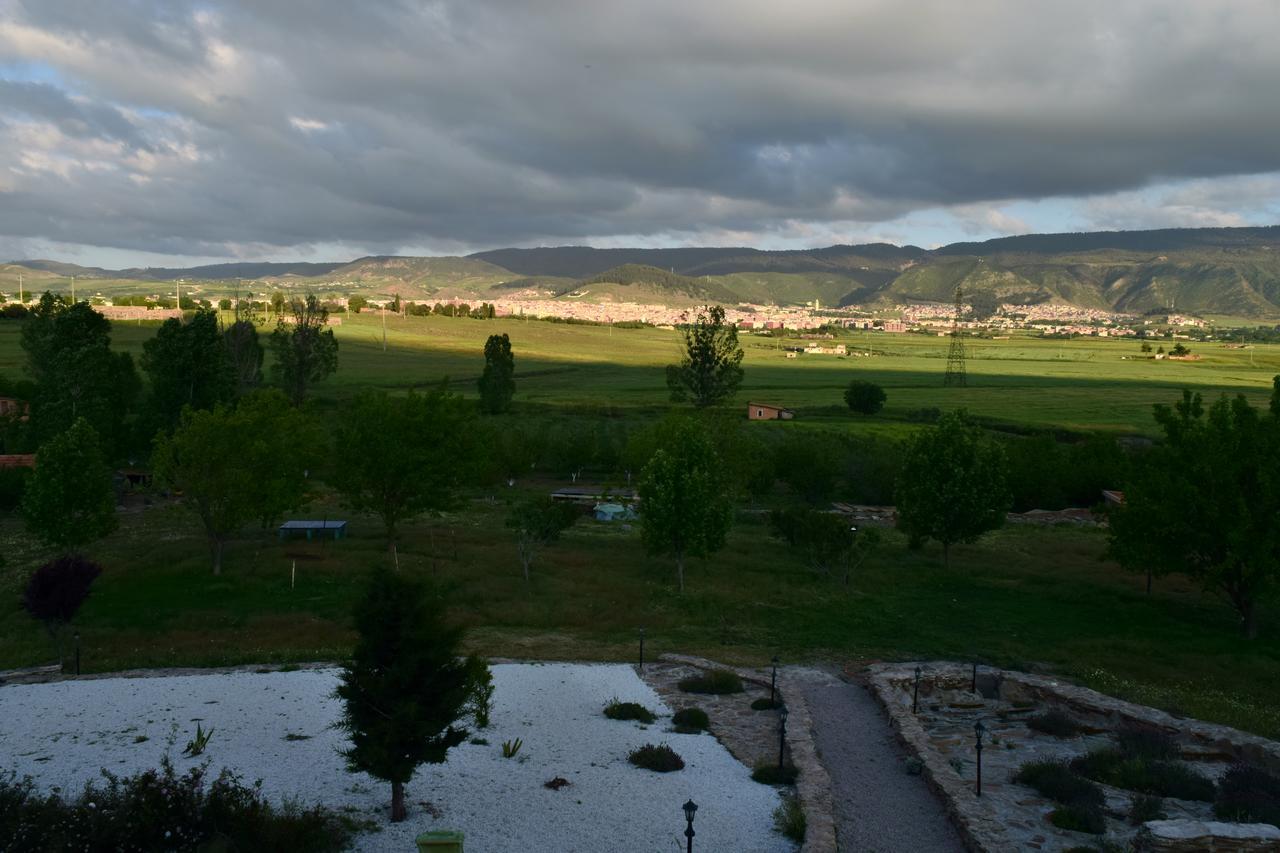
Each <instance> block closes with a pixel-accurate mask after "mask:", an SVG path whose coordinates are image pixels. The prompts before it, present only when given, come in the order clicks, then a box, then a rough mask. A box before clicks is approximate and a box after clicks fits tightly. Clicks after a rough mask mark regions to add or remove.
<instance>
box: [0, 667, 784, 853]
mask: <svg viewBox="0 0 1280 853" xmlns="http://www.w3.org/2000/svg"><path fill="white" fill-rule="evenodd" d="M493 675H494V684H495V687H496V690H495V695H494V702H495V710H494V714H493V725H492V726H491V727H490V728H489V729H487V730H485V731H483V732H481V733H480V734H482V735H483V737H485V738H487V739H488V740H489V742H490V743H489V745H487V746H481V745H475V744H471V743H464V744H463V745H462V746H459V747H457V748H456V749H454V750H453V751H451V752H450V756H449V761H448V762H447V763H446V764H443V765H434V766H426V767H424V768H422V769H421V770H420V771H419V772H418V774H417V775H416V776H415V777H414V778H413V781H412V782H410V784H409V786H408V791H407V796H408V801H409V804H410V809H409V819H408V820H407V821H406V822H404V823H402V824H399V825H392V824H390V823H389V822H388V821H387V819H386V816H387V813H388V808H389V804H390V799H391V787H390V785H388V784H385V783H382V782H379V781H377V780H375V779H372V778H370V777H369V776H366V775H364V774H351V773H348V772H347V771H346V769H345V768H344V765H343V761H342V758H341V757H340V756H339V755H338V749H339V747H340V746H341V744H342V741H343V739H344V738H343V736H342V735H341V733H339V732H337V731H336V730H334V729H333V728H332V727H331V726H332V723H333V722H334V720H335V719H336V718H337V716H338V705H337V703H336V701H335V700H334V699H333V698H332V697H331V694H332V692H333V688H334V686H335V684H336V673H335V672H334V671H333V670H312V671H300V672H289V673H281V672H274V673H263V674H254V673H233V674H211V675H189V676H174V677H161V678H137V679H124V678H119V679H101V680H87V681H66V682H60V683H54V684H31V685H7V686H4V687H0V769H3V770H14V771H16V772H17V773H18V775H19V776H22V775H30V776H32V777H33V778H35V779H36V780H37V781H38V782H39V783H40V784H41V785H43V786H46V787H49V788H54V787H59V788H62V789H63V790H75V789H78V788H80V787H81V786H83V784H84V783H85V782H87V781H89V780H90V779H93V778H95V777H97V776H98V775H99V770H100V768H106V769H108V770H110V771H112V772H113V773H117V774H122V775H127V774H131V773H134V772H137V771H139V770H144V769H146V768H149V767H154V766H156V765H157V764H158V763H159V761H160V758H161V756H162V755H164V753H165V752H166V751H168V752H169V754H170V755H171V756H173V758H174V763H175V765H176V766H177V767H178V769H179V770H182V769H185V768H187V767H189V766H192V765H193V764H195V763H196V762H197V761H203V760H208V761H209V762H210V764H211V768H210V769H211V771H212V772H213V773H215V774H216V773H217V772H218V771H219V770H220V769H221V768H222V767H224V766H226V767H230V768H231V769H232V770H234V771H235V772H237V773H240V774H241V775H242V776H244V778H245V779H246V781H249V782H252V781H253V780H256V779H262V781H263V790H264V792H265V793H266V794H267V796H269V797H271V798H273V799H280V798H286V797H287V798H295V799H297V800H299V801H302V802H304V803H311V802H320V803H323V804H325V805H328V806H330V807H333V808H346V809H348V810H350V811H351V812H353V813H356V814H358V815H359V816H361V817H367V818H372V819H374V820H376V821H377V822H378V824H379V825H380V826H381V827H382V830H381V831H380V832H376V833H370V834H367V835H362V836H360V837H359V839H358V840H357V842H356V848H357V849H361V850H402V851H412V850H413V849H414V846H413V838H414V837H415V836H416V835H417V834H418V833H419V832H423V831H425V830H428V829H460V830H463V831H464V832H465V833H466V837H467V841H466V847H467V850H468V852H469V853H504V851H510V852H511V853H522V852H523V851H556V853H568V851H582V853H587V851H590V853H599V851H618V853H622V851H626V853H633V851H634V853H640V852H641V851H660V852H661V853H675V851H683V850H684V837H683V831H684V817H683V813H682V812H681V809H680V807H681V805H682V804H683V803H684V801H685V800H687V799H689V798H692V799H693V800H694V801H695V802H696V803H697V804H698V815H697V820H696V822H695V824H694V828H695V830H696V831H697V833H698V835H697V838H696V844H695V849H697V850H700V851H733V853H748V851H761V853H773V851H779V853H781V851H790V850H792V849H794V846H793V845H792V844H791V843H790V842H788V841H786V840H785V839H784V838H782V837H781V836H779V835H778V834H777V833H775V832H774V831H773V828H772V817H771V816H772V812H773V809H774V808H775V807H776V805H777V804H778V796H777V793H776V792H775V791H774V790H773V789H771V788H768V787H765V786H763V785H758V784H756V783H755V782H752V781H751V779H750V774H749V771H748V770H747V768H745V767H743V766H742V765H741V764H739V763H738V762H737V761H735V760H734V758H733V757H732V756H731V755H729V753H728V752H727V751H726V750H725V749H724V748H723V747H722V746H720V744H719V743H718V742H717V741H716V740H715V739H714V738H713V737H710V736H708V735H680V734H675V733H672V732H668V731H667V729H668V728H669V724H670V721H669V720H663V719H660V720H659V721H658V722H657V723H656V724H654V725H653V726H651V727H649V728H648V729H647V730H646V729H645V728H644V727H642V726H640V725H639V724H636V723H627V722H618V721H614V720H609V719H607V718H606V717H604V716H603V714H602V713H601V709H602V707H603V706H604V704H605V703H606V702H607V701H608V700H609V699H611V698H613V697H617V698H619V699H621V700H623V701H636V702H641V703H643V704H644V705H646V706H647V707H648V708H650V709H651V710H654V711H656V712H658V713H659V714H669V713H670V709H668V708H667V707H666V706H665V705H664V704H663V703H662V701H661V700H660V699H659V698H658V696H657V694H656V693H654V692H653V690H651V689H650V688H649V687H648V686H647V685H646V684H644V682H642V681H641V680H640V679H639V678H637V677H636V675H635V672H634V671H633V670H632V669H631V667H629V666H626V665H583V664H505V665H498V666H495V667H494V668H493ZM197 720H199V721H201V722H202V723H203V725H204V727H205V728H206V729H208V728H210V727H212V728H213V730H214V734H213V739H212V740H211V741H210V744H209V747H208V751H207V752H206V753H205V755H204V756H202V757H201V758H200V759H192V758H186V757H183V756H181V754H180V753H181V750H182V747H183V746H184V745H185V744H186V742H187V740H188V739H189V738H190V737H191V735H192V733H193V732H194V731H195V727H196V721H197ZM712 722H713V725H714V720H713V721H712ZM175 724H176V726H177V736H176V738H175V737H174V735H173V731H174V728H173V727H174V725H175ZM288 734H295V735H305V736H306V737H307V738H308V739H306V740H294V741H289V740H286V739H285V736H286V735H288ZM139 736H145V737H146V738H147V740H145V741H144V742H141V743H138V742H136V739H137V738H138V737H139ZM517 737H518V738H521V739H523V740H524V747H523V749H522V750H521V752H520V755H519V757H518V758H517V759H516V760H509V759H504V758H503V757H502V753H501V743H502V741H504V740H509V739H514V738H517ZM664 741H665V742H667V743H670V744H671V746H672V747H673V748H674V749H675V750H676V752H678V753H679V754H680V755H681V756H682V757H683V758H684V760H685V764H686V766H685V769H684V770H681V771H678V772H675V773H667V774H660V773H652V772H650V771H647V770H641V769H638V768H636V767H633V766H631V765H630V764H629V763H628V762H627V759H626V756H627V753H628V752H629V751H630V750H631V749H633V748H634V747H636V746H640V745H641V744H644V743H648V742H664ZM555 776H562V777H564V778H565V779H568V780H569V781H570V782H571V783H572V784H570V785H569V786H568V787H566V788H563V789H562V790H560V791H558V792H557V791H551V790H548V789H546V788H545V787H543V783H544V782H546V781H548V780H549V779H551V778H553V777H555ZM423 801H429V802H430V803H431V804H432V805H434V807H435V808H436V809H438V810H439V812H440V817H439V818H433V817H432V816H431V815H430V814H429V813H428V811H427V810H426V809H424V808H423V806H422V805H421V803H422V802H423Z"/></svg>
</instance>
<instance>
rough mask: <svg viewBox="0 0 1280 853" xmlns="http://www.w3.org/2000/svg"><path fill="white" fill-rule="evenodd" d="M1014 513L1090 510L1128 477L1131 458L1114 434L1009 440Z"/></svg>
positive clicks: (1005, 443) (1004, 444)
mask: <svg viewBox="0 0 1280 853" xmlns="http://www.w3.org/2000/svg"><path fill="white" fill-rule="evenodd" d="M1003 447H1004V451H1005V455H1006V456H1007V457H1008V460H1009V488H1010V491H1011V492H1012V493H1013V510H1014V512H1026V511H1027V510H1032V509H1047V510H1053V509H1064V508H1066V507H1090V506H1093V505H1094V504H1096V503H1098V502H1099V500H1100V496H1101V493H1102V490H1103V489H1114V488H1117V487H1118V485H1119V484H1122V483H1124V482H1125V481H1126V479H1127V474H1128V470H1129V467H1130V460H1129V457H1128V455H1126V454H1125V452H1124V451H1123V450H1121V448H1120V445H1119V443H1118V442H1117V441H1116V440H1115V439H1114V438H1113V437H1110V436H1091V437H1089V438H1087V439H1085V440H1084V441H1078V442H1074V443H1066V442H1061V441H1058V440H1056V439H1055V438H1054V436H1052V435H1049V434H1045V433H1041V434H1038V435H1033V436H1029V437H1026V438H1011V439H1009V440H1008V441H1005V442H1003Z"/></svg>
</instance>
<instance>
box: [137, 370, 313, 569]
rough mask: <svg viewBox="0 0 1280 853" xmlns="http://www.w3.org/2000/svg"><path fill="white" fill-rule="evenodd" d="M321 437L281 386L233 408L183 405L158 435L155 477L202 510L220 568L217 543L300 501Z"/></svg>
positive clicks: (216, 565)
mask: <svg viewBox="0 0 1280 853" xmlns="http://www.w3.org/2000/svg"><path fill="white" fill-rule="evenodd" d="M318 449H319V440H318V437H317V436H316V434H315V426H314V424H313V423H312V422H311V421H310V420H309V419H308V418H307V417H306V416H305V415H303V414H302V413H301V412H299V411H297V410H296V409H292V408H290V406H289V404H288V401H287V400H285V398H284V395H282V394H281V393H280V392H279V391H274V390H266V391H255V392H254V393H252V394H250V395H249V396H247V397H245V398H244V399H242V400H241V401H240V403H239V404H238V405H237V406H236V407H235V408H229V407H226V406H218V407H217V408H215V409H213V410H211V411H195V410H190V409H188V410H186V411H184V412H183V415H182V420H181V422H180V423H179V425H178V428H177V429H176V430H174V432H173V434H172V435H161V436H159V437H157V439H156V446H155V451H154V453H153V455H152V463H153V464H154V466H155V471H156V476H157V477H159V478H160V480H161V481H162V482H164V483H167V484H168V485H169V486H170V487H172V488H173V489H176V490H178V491H180V492H181V493H182V501H183V503H184V504H185V505H186V506H187V507H189V508H190V509H191V510H192V511H194V512H195V513H196V515H198V516H199V518H200V521H201V523H202V524H203V525H204V530H205V536H206V538H207V539H208V542H209V548H210V551H211V554H212V557H213V571H214V574H219V573H221V571H222V549H223V545H224V544H225V543H226V541H227V539H229V538H230V537H231V536H232V535H233V534H235V533H236V532H237V531H238V530H240V529H241V528H243V527H244V526H245V525H247V524H249V523H250V522H253V521H257V522H259V523H261V524H262V525H263V526H266V525H268V524H270V523H272V522H273V521H275V520H276V519H278V518H279V517H280V516H281V515H283V514H284V513H285V512H287V511H289V510H292V509H295V508H296V507H298V506H300V505H302V503H303V502H304V500H305V499H306V495H307V470H308V466H309V465H310V464H311V462H312V460H314V459H315V457H316V454H317V451H318Z"/></svg>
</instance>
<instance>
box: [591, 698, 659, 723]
mask: <svg viewBox="0 0 1280 853" xmlns="http://www.w3.org/2000/svg"><path fill="white" fill-rule="evenodd" d="M604 715H605V716H606V717H608V718H609V719H611V720H638V721H639V722H641V723H644V724H646V725H648V724H650V723H652V722H654V721H655V720H657V719H658V716H657V715H656V714H654V713H653V712H652V711H650V710H649V709H648V708H646V707H645V706H643V705H641V704H640V703H639V702H619V701H618V700H617V699H616V698H615V699H613V700H612V701H610V702H609V704H608V705H605V706H604Z"/></svg>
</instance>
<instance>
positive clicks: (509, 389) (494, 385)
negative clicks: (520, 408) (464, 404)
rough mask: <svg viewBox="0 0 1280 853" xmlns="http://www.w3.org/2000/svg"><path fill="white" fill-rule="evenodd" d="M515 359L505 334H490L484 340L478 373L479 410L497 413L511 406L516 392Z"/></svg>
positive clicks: (492, 413) (509, 340)
mask: <svg viewBox="0 0 1280 853" xmlns="http://www.w3.org/2000/svg"><path fill="white" fill-rule="evenodd" d="M515 372H516V359H515V356H513V355H512V354H511V339H510V338H508V337H507V335H506V334H501V335H490V336H489V339H488V340H487V341H485V342H484V372H483V373H481V374H480V410H481V411H483V412H484V413H486V414H490V415H497V414H501V413H502V412H505V411H508V410H509V409H510V408H511V398H512V396H514V395H515V393H516V380H515Z"/></svg>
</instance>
